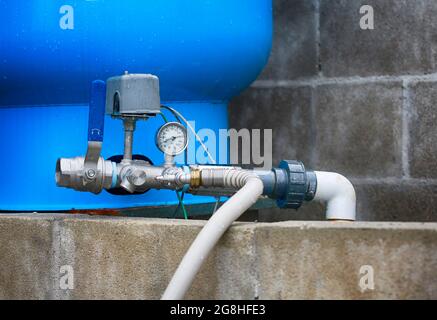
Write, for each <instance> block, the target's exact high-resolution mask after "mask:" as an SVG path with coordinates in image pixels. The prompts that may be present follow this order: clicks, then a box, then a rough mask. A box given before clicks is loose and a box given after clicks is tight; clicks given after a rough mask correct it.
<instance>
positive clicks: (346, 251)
mask: <svg viewBox="0 0 437 320" xmlns="http://www.w3.org/2000/svg"><path fill="white" fill-rule="evenodd" d="M255 241H256V248H257V256H258V260H257V261H258V267H259V277H260V278H259V292H260V298H261V299H436V298H437V278H436V275H437V272H436V271H437V254H436V252H437V251H436V249H437V232H436V230H435V225H434V227H433V228H429V229H426V228H424V225H420V224H417V225H414V224H399V223H394V224H392V225H389V224H380V225H378V224H377V223H372V224H366V223H335V222H333V223H326V222H307V223H302V222H288V223H278V224H260V225H258V227H257V229H256V237H255ZM369 267H370V268H371V269H370V268H369ZM362 268H363V269H362ZM369 270H371V271H369ZM360 272H363V273H361V274H360ZM369 272H372V274H371V275H370V276H371V277H372V278H371V279H373V284H374V286H373V290H372V289H367V290H363V287H361V286H360V281H361V279H362V277H363V276H364V275H365V274H366V275H369ZM370 281H372V280H370Z"/></svg>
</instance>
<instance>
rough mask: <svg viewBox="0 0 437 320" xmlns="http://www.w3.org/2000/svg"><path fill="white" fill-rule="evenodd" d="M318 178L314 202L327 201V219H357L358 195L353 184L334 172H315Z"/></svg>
mask: <svg viewBox="0 0 437 320" xmlns="http://www.w3.org/2000/svg"><path fill="white" fill-rule="evenodd" d="M314 173H315V174H316V177H317V191H316V195H315V197H314V200H319V201H326V202H327V209H326V219H328V220H349V221H354V220H355V219H356V195H355V189H354V186H353V185H352V183H351V182H350V181H349V180H348V179H347V178H346V177H344V176H342V175H341V174H338V173H334V172H322V171H315V172H314Z"/></svg>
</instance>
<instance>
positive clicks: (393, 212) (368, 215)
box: [356, 181, 437, 222]
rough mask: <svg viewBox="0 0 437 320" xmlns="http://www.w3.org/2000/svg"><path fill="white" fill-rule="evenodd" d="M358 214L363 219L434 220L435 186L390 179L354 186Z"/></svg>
mask: <svg viewBox="0 0 437 320" xmlns="http://www.w3.org/2000/svg"><path fill="white" fill-rule="evenodd" d="M356 189H357V199H358V200H357V203H358V209H357V212H358V216H359V218H360V220H364V221H413V222H414V221H420V222H429V221H437V210H436V208H437V185H436V184H431V183H427V182H426V181H423V182H407V181H405V182H392V183H378V184H362V185H357V188H356Z"/></svg>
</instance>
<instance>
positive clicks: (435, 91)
mask: <svg viewBox="0 0 437 320" xmlns="http://www.w3.org/2000/svg"><path fill="white" fill-rule="evenodd" d="M409 90H410V99H411V100H410V101H411V115H410V124H409V128H410V150H409V158H410V174H411V176H412V177H415V178H433V179H435V178H437V170H436V168H437V125H436V124H437V104H436V102H437V82H434V81H433V82H418V83H416V84H413V85H411V86H410V89H409Z"/></svg>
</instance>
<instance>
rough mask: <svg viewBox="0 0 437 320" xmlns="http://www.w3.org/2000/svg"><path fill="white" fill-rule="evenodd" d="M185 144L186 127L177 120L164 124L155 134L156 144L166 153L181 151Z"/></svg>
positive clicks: (186, 140) (171, 153) (172, 153)
mask: <svg viewBox="0 0 437 320" xmlns="http://www.w3.org/2000/svg"><path fill="white" fill-rule="evenodd" d="M187 144H188V137H187V129H186V128H185V127H184V126H183V125H182V124H180V123H178V122H168V123H166V124H164V125H163V126H162V127H161V128H159V130H158V132H157V134H156V145H157V146H158V148H159V149H160V150H161V151H162V152H164V153H165V154H168V155H172V156H175V155H178V154H180V153H182V152H183V151H184V150H185V148H186V147H187Z"/></svg>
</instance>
